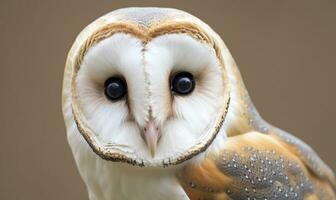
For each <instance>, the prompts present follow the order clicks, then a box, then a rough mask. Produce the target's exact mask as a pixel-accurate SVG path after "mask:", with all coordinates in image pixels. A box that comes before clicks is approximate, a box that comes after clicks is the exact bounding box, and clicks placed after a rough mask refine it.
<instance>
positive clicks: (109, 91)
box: [104, 77, 127, 101]
mask: <svg viewBox="0 0 336 200" xmlns="http://www.w3.org/2000/svg"><path fill="white" fill-rule="evenodd" d="M104 86H105V96H106V97H107V98H108V99H110V100H113V101H116V100H119V99H121V98H123V97H124V96H125V95H126V93H127V85H126V81H125V80H124V79H122V78H120V77H111V78H108V79H107V80H106V81H105V83H104Z"/></svg>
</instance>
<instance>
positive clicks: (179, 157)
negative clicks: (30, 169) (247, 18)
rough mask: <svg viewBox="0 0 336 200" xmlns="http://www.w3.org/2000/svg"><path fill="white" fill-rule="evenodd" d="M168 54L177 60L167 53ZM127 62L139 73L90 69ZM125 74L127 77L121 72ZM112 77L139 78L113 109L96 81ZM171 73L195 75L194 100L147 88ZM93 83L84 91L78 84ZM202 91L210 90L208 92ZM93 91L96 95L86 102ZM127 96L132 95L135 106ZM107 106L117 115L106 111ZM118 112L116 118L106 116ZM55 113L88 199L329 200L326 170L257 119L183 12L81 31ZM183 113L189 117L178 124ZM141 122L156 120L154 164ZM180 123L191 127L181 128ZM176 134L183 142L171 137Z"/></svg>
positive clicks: (209, 35) (233, 75) (146, 11)
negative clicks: (59, 117)
mask: <svg viewBox="0 0 336 200" xmlns="http://www.w3.org/2000/svg"><path fill="white" fill-rule="evenodd" d="M113 44H114V45H115V47H113ZM118 44H120V46H118ZM121 44H122V45H121ZM127 45H128V46H127ZM125 46H127V47H125ZM123 48H125V49H123ZM184 49H186V50H188V52H183V50H184ZM118 50H119V51H118ZM159 51H162V52H159ZM177 51H179V52H180V54H183V55H184V56H182V57H181V56H179V55H180V54H178V55H175V54H174V52H177ZM189 51H190V52H191V53H190V52H189ZM198 51H199V52H198ZM107 52H108V53H107ZM167 52H168V53H167ZM99 53H101V54H99ZM113 53H120V57H118V56H116V57H115V58H114V59H111V60H109V59H110V55H111V54H113ZM125 53H126V54H125ZM165 53H166V54H165ZM188 53H189V54H190V55H189V54H188ZM129 55H134V57H132V58H130V57H129ZM195 55H196V56H195ZM104 56H105V57H104ZM168 56H171V57H172V60H169V59H168V58H167V57H168ZM174 56H175V57H174ZM111 57H112V55H111ZM102 58H104V59H102ZM173 58H175V59H176V60H174V59H173ZM123 59H124V60H123ZM178 59H181V60H182V61H179V62H180V63H183V64H181V66H174V64H171V63H175V65H178V64H176V63H178ZM183 59H185V60H188V59H190V60H191V61H190V62H184V60H183ZM197 59H199V61H198V62H203V61H204V60H208V62H205V65H210V66H206V67H204V66H203V68H202V67H199V68H197V67H196V68H193V66H187V65H188V63H189V64H190V63H194V64H195V62H192V61H193V60H197ZM115 60H118V62H115V63H114V61H115ZM128 62H130V63H132V64H133V65H139V66H136V68H129V69H128V68H125V67H124V68H121V69H119V68H120V66H118V67H119V68H117V69H118V70H119V71H118V70H116V68H114V67H113V66H112V67H111V68H109V69H108V70H107V69H105V68H102V67H101V66H99V65H106V63H107V64H109V65H111V63H113V64H114V65H123V66H126V67H129V66H127V63H128ZM198 62H196V63H198ZM92 63H94V64H92ZM120 63H121V64H120ZM125 63H126V65H125ZM94 65H96V66H94ZM164 65H167V66H168V67H166V68H164V67H163V66H164ZM170 65H171V66H170ZM99 67H100V68H101V71H99V70H98V68H99ZM169 67H170V68H169ZM174 67H175V68H177V69H175V68H174ZM188 67H189V68H188ZM125 69H128V71H127V70H126V71H122V70H125ZM200 69H201V70H200ZM109 70H110V71H109ZM111 70H112V71H118V72H113V73H117V74H122V75H124V76H125V77H127V78H129V77H128V76H131V77H132V78H133V79H134V80H138V81H139V82H138V84H134V85H133V83H132V82H131V81H130V80H127V81H129V82H130V85H129V87H131V89H130V94H129V97H128V98H127V100H126V101H125V102H121V103H119V104H118V106H116V105H115V104H117V103H112V104H111V103H110V102H109V103H106V100H105V99H104V97H101V96H100V95H101V94H102V92H101V91H100V90H101V88H102V86H101V85H102V83H101V81H103V79H102V77H103V78H106V77H105V76H109V75H111V74H112V75H113V73H112V72H111ZM136 70H139V71H136ZM155 70H157V71H155ZM160 70H162V71H160ZM170 70H171V71H172V72H174V70H175V71H178V70H191V71H192V72H194V73H195V74H197V73H198V75H197V78H198V79H197V80H196V82H197V84H198V85H197V84H196V87H197V90H196V91H195V93H196V94H199V96H197V98H196V97H195V98H194V99H192V98H191V97H172V95H171V94H170V93H169V92H167V91H165V90H163V91H162V92H161V87H160V88H156V84H158V85H160V84H161V82H162V80H163V82H164V83H162V87H163V88H165V87H166V88H169V86H167V85H165V84H168V82H169V77H165V76H169V74H171V73H172V72H170ZM128 72H130V73H135V72H136V74H127V73H128ZM94 73H97V74H94ZM106 73H107V75H106ZM167 74H168V75H167ZM135 76H136V77H135ZM142 76H143V79H142ZM161 77H163V79H162V80H161ZM127 78H126V79H127ZM135 78H136V79H135ZM101 79H102V80H101ZM92 80H94V81H93V83H92V84H91V85H90V84H87V83H86V81H88V82H90V81H92ZM214 80H216V81H214ZM141 81H143V82H144V83H142V82H141ZM211 81H212V82H211ZM142 84H143V85H142ZM211 84H212V85H211ZM209 85H211V87H209ZM132 88H135V89H134V90H132ZM209 88H210V89H211V88H215V89H214V90H213V91H207V90H208V89H209ZM92 91H93V92H94V93H95V92H96V94H92V95H91V93H90V92H92ZM196 94H195V95H196ZM131 95H138V99H140V100H138V99H135V100H134V99H133V98H132V96H131ZM155 95H156V96H155ZM191 96H192V95H191ZM86 98H90V99H87V100H85V99H86ZM94 98H97V101H96V99H94ZM141 98H143V99H141ZM162 100H163V101H164V103H162V102H160V101H162ZM188 101H189V103H190V104H192V105H194V106H195V107H190V108H188V109H187V108H186V105H188V104H183V103H188ZM91 103H92V104H93V105H90V104H91ZM105 104H106V105H105ZM101 105H103V106H106V107H103V109H101V111H100V112H99V115H106V116H113V117H114V119H113V120H115V121H118V123H120V124H122V126H120V127H113V126H111V127H112V128H111V127H109V126H108V125H107V124H106V127H105V124H104V123H103V124H101V121H99V120H98V122H97V120H96V119H98V118H97V117H95V115H94V114H95V112H96V111H95V110H97V109H98V108H99V106H101ZM182 105H184V106H182ZM89 106H92V107H89ZM112 106H115V108H116V109H118V110H109V109H111V107H112ZM202 109H204V110H202ZM98 110H99V109H98ZM109 111H111V112H109ZM197 111H198V114H193V112H195V113H197ZM118 112H120V115H119V116H118V115H113V113H118ZM123 112H127V113H123ZM134 112H136V113H134ZM202 112H203V113H204V115H202ZM63 114H64V119H65V123H66V126H67V134H68V140H69V144H70V146H71V149H72V151H73V154H74V157H75V160H76V163H77V166H78V168H79V171H80V174H81V176H82V178H83V180H84V182H85V184H86V186H87V189H88V193H89V198H90V199H94V200H105V199H106V200H121V199H140V200H141V199H146V200H148V199H153V200H159V199H162V200H167V199H171V200H175V199H184V200H187V199H190V200H206V199H210V200H212V199H213V200H227V199H249V200H254V199H255V200H259V199H263V200H266V199H292V200H296V199H298V200H299V199H306V200H312V199H321V200H329V199H330V200H333V199H335V185H336V181H335V175H334V173H333V172H332V170H331V169H330V168H329V167H328V166H327V165H326V164H325V163H324V162H323V161H322V160H321V159H320V158H319V157H318V155H317V154H316V153H315V152H314V151H313V150H312V149H311V148H310V147H309V146H308V145H307V144H305V143H304V142H302V141H301V140H299V139H298V138H296V137H294V136H292V135H291V134H289V133H287V132H285V131H283V130H281V129H278V128H276V127H273V126H272V125H270V124H268V123H267V122H266V121H264V120H263V119H262V118H261V117H260V115H259V114H258V112H257V111H256V109H255V107H254V106H253V104H252V102H251V100H250V98H249V96H248V92H247V90H246V88H245V86H244V84H243V81H242V79H241V76H240V74H239V70H238V67H237V66H236V64H235V62H234V60H233V58H232V56H231V54H230V53H229V51H228V49H227V48H226V46H225V44H224V43H223V41H222V40H221V38H220V37H219V36H218V35H217V34H216V33H215V32H214V31H213V30H212V29H211V28H210V27H209V26H208V25H206V24H205V23H204V22H202V21H201V20H199V19H197V18H196V17H194V16H192V15H190V14H188V13H185V12H183V11H179V10H176V9H166V8H127V9H120V10H116V11H113V12H111V13H108V14H106V15H104V16H102V17H101V18H99V19H97V20H96V21H94V22H93V23H91V24H90V25H89V26H88V27H86V28H85V29H84V30H83V31H82V32H81V34H80V35H79V36H78V37H77V39H76V41H75V43H74V45H73V47H72V48H71V50H70V52H69V54H68V59H67V62H66V68H65V73H64V83H63ZM183 114H184V115H183ZM187 114H189V115H187ZM186 116H188V117H190V118H193V119H190V120H191V121H187V120H188V119H184V118H186ZM203 116H204V118H202V117H203ZM119 118H122V119H123V120H120V119H119ZM149 118H155V119H157V123H158V124H160V127H161V128H162V130H161V132H162V135H163V136H162V138H161V139H160V143H159V144H158V153H157V154H156V155H155V156H153V157H151V156H150V155H149V153H148V152H147V151H146V149H145V143H144V142H143V141H142V140H141V137H140V136H139V135H138V134H139V133H141V131H142V129H143V126H144V125H145V124H146V123H147V121H148V120H149ZM172 119H174V120H175V121H172ZM113 120H112V121H111V123H112V125H113V122H114V121H113ZM169 120H171V121H169ZM192 120H194V121H192ZM107 121H108V120H107ZM183 122H185V123H191V125H190V126H183ZM202 123H204V124H202ZM125 127H126V128H127V129H126V130H130V133H132V134H129V135H127V134H126V133H128V132H127V131H126V132H123V133H125V134H121V135H120V134H119V135H118V140H117V139H115V138H116V137H117V136H116V135H114V134H116V132H121V130H122V131H124V129H125ZM175 127H176V132H179V131H181V133H184V134H185V136H184V137H182V136H181V135H179V134H178V133H175V132H174V131H173V129H174V128H175ZM108 128H109V129H108ZM106 129H108V130H107V131H106ZM119 129H120V131H119ZM97 130H100V131H97ZM177 130H178V131H177ZM191 130H196V131H195V133H193V131H191ZM196 132H197V134H198V135H197V134H196ZM103 133H104V134H103ZM168 133H169V134H171V135H172V136H170V137H169V136H168V135H167V134H168ZM141 134H143V133H141ZM174 134H176V135H174ZM173 136H174V137H173ZM123 137H124V138H123ZM179 137H181V138H180V139H176V141H171V140H172V139H174V138H179ZM127 142H130V143H127ZM132 142H133V143H132ZM165 144H166V146H165ZM167 144H171V145H173V146H171V148H169V145H167ZM135 147H136V148H135Z"/></svg>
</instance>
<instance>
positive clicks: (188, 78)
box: [171, 72, 195, 95]
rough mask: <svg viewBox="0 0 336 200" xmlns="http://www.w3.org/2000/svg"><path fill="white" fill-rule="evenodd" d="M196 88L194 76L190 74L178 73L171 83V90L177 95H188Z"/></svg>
mask: <svg viewBox="0 0 336 200" xmlns="http://www.w3.org/2000/svg"><path fill="white" fill-rule="evenodd" d="M194 88H195V80H194V76H193V75H192V74H191V73H189V72H180V73H177V74H176V75H175V76H174V77H173V79H172V81H171V89H172V91H173V92H175V93H176V94H180V95H187V94H190V93H191V92H192V91H193V90H194Z"/></svg>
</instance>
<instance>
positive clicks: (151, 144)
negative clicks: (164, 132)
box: [143, 119, 160, 157]
mask: <svg viewBox="0 0 336 200" xmlns="http://www.w3.org/2000/svg"><path fill="white" fill-rule="evenodd" d="M143 139H144V140H145V142H146V144H147V147H148V149H149V151H150V153H151V156H152V157H154V155H155V151H156V147H157V143H158V141H159V139H160V132H159V127H158V126H157V125H156V124H155V122H154V120H152V119H151V120H149V121H148V122H147V125H146V127H145V128H144V133H143Z"/></svg>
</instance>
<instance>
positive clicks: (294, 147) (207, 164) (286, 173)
mask: <svg viewBox="0 0 336 200" xmlns="http://www.w3.org/2000/svg"><path fill="white" fill-rule="evenodd" d="M288 138H290V139H288ZM294 140H295V142H294ZM306 148H308V150H309V152H308V153H311V155H306V153H304V152H302V150H307V149H306ZM324 170H326V171H324ZM329 170H330V169H329V168H328V167H327V166H325V165H324V163H323V162H322V161H321V160H320V159H319V158H318V156H317V155H316V154H315V153H314V152H313V150H311V149H310V148H309V147H308V146H307V145H305V144H304V143H303V142H301V141H300V140H299V139H297V138H294V137H290V136H289V135H286V133H283V132H281V133H280V134H263V133H259V132H249V133H246V134H243V135H238V136H234V137H230V138H228V139H227V141H226V143H225V145H223V149H222V150H221V151H220V153H218V154H211V153H210V154H209V155H208V156H207V158H206V159H205V160H204V161H202V162H201V163H198V164H195V163H193V164H189V165H187V166H185V168H184V169H183V171H182V173H181V174H179V179H180V182H181V184H182V186H183V188H184V189H185V191H186V193H187V194H188V196H189V197H190V199H191V200H194V199H197V200H199V199H204V200H205V199H214V200H226V199H251V200H253V199H309V200H311V199H314V200H315V199H323V200H329V199H330V200H335V199H336V197H335V191H334V188H333V186H332V185H333V183H334V182H335V177H334V174H333V173H332V172H331V170H330V171H329ZM329 173H330V174H329Z"/></svg>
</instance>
